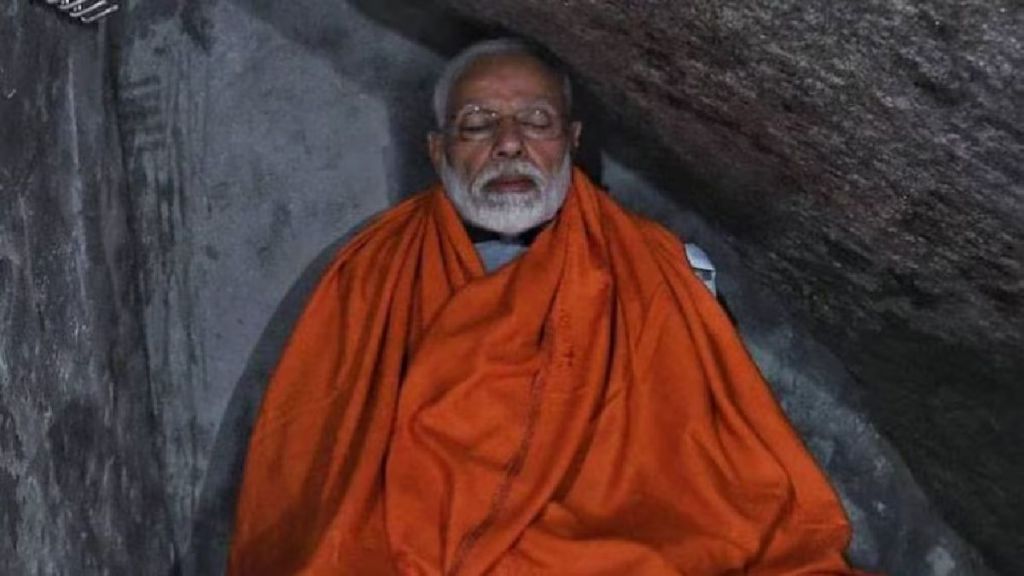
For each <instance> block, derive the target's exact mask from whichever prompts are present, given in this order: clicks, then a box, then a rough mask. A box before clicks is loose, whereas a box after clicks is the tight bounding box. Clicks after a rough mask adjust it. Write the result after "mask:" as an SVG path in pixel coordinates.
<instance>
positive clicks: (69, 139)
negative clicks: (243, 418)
mask: <svg viewBox="0 0 1024 576" xmlns="http://www.w3.org/2000/svg"><path fill="white" fill-rule="evenodd" d="M108 55H109V53H108V51H107V42H106V38H105V36H104V35H103V34H101V33H98V32H97V30H96V29H95V28H85V27H80V26H77V25H74V24H72V23H71V22H70V20H67V19H63V18H59V15H58V14H56V13H54V11H53V10H52V9H51V8H49V7H47V6H46V5H45V4H43V3H36V2H32V3H29V2H15V3H9V4H7V5H5V7H4V8H2V9H0V134H2V135H3V137H2V138H0V161H2V163H0V573H3V574H11V575H20V574H68V573H73V574H84V575H91V574H160V573H161V572H162V571H164V570H166V566H167V565H168V564H169V563H170V561H171V558H173V556H174V550H173V547H172V541H171V538H170V536H171V534H170V532H169V530H168V528H169V526H168V524H167V522H166V514H165V513H164V511H165V509H166V501H165V495H164V491H163V479H162V476H163V472H162V470H161V468H160V466H159V462H158V461H156V460H155V459H154V458H153V454H154V452H155V448H156V446H157V445H158V442H159V439H158V438H157V436H156V434H155V430H154V428H153V426H152V421H151V416H152V411H153V407H152V404H151V401H150V395H149V393H150V391H149V383H148V377H147V374H146V357H145V350H144V349H143V348H142V347H141V346H140V342H141V335H142V326H141V324H140V322H139V317H140V315H139V313H138V298H137V284H136V282H135V280H134V273H133V269H134V268H137V263H136V262H135V260H134V258H133V257H132V256H131V254H133V253H134V245H135V243H136V239H135V238H134V237H133V236H132V235H131V234H130V233H129V230H128V226H127V219H126V210H125V206H126V203H128V202H129V199H128V198H127V189H126V188H125V186H124V178H123V173H122V170H121V156H120V151H121V147H120V141H119V138H118V131H117V124H116V122H113V121H112V120H113V115H112V113H111V111H112V104H113V102H112V100H111V93H112V92H111V89H110V85H109V81H110V80H111V78H112V75H111V74H110V73H109V67H108Z"/></svg>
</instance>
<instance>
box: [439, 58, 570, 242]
mask: <svg viewBox="0 0 1024 576" xmlns="http://www.w3.org/2000/svg"><path fill="white" fill-rule="evenodd" d="M563 98H564V97H563V93H562V85H561V81H560V79H559V77H558V76H557V75H555V74H553V73H552V72H551V71H550V70H549V69H548V68H547V67H546V66H545V65H544V64H542V63H541V62H539V61H537V60H535V59H533V58H531V57H529V56H525V55H518V54H505V55H495V56H484V57H482V58H480V59H478V60H476V61H475V62H474V63H473V64H471V65H470V66H469V68H467V69H466V71H465V72H464V73H463V75H462V76H461V78H460V79H459V80H458V81H457V82H456V83H455V84H454V85H453V86H452V88H451V91H450V93H449V97H448V121H447V123H446V129H445V131H444V133H442V134H437V133H435V134H431V136H430V138H429V146H430V156H431V160H432V161H433V163H434V167H435V168H436V169H437V171H438V174H439V175H440V176H441V179H442V181H443V182H444V185H445V189H446V191H447V193H448V196H449V198H451V200H452V203H453V204H454V205H455V207H456V209H458V211H459V213H460V214H461V215H462V217H463V218H464V219H465V220H467V221H469V222H470V223H472V224H475V225H477V226H479V227H481V228H486V229H489V230H493V231H495V232H498V233H501V234H510V235H511V234H517V233H519V232H522V231H524V230H527V229H530V228H532V227H534V226H537V225H539V224H541V223H543V222H545V221H547V220H549V219H550V218H551V217H553V216H554V215H555V213H556V212H557V211H558V209H559V208H560V207H561V204H562V201H563V200H564V198H565V194H566V191H567V189H568V186H569V180H570V177H571V160H570V156H571V154H570V152H571V150H572V149H573V148H574V147H575V145H576V143H577V141H578V139H579V132H580V125H579V123H576V122H574V123H571V124H569V123H568V122H567V119H566V113H567V111H566V109H565V107H566V103H565V102H564V101H563Z"/></svg>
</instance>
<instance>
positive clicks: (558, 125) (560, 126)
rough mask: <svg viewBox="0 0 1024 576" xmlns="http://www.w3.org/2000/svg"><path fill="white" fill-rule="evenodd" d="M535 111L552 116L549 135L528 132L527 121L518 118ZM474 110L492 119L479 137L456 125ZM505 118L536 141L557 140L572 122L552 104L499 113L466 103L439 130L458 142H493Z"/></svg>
mask: <svg viewBox="0 0 1024 576" xmlns="http://www.w3.org/2000/svg"><path fill="white" fill-rule="evenodd" d="M537 111H541V112H545V113H547V114H550V115H551V116H552V117H553V119H554V122H553V128H552V130H555V131H554V132H553V133H552V134H551V135H550V136H538V135H536V134H530V129H529V128H527V127H526V126H527V123H525V122H523V121H521V120H520V119H519V118H518V117H519V116H520V115H523V114H529V113H531V112H537ZM474 112H484V113H487V114H488V115H489V116H490V118H491V119H492V120H493V126H492V127H491V128H490V133H489V134H487V135H485V136H481V137H479V138H467V137H466V136H465V135H464V134H463V133H462V131H463V128H461V127H460V126H459V125H458V123H457V122H456V120H458V119H460V118H464V117H465V116H466V115H467V114H471V113H474ZM506 118H511V119H512V121H513V123H514V124H515V127H516V129H517V130H518V131H519V133H520V134H521V135H522V136H523V137H524V138H526V139H527V140H536V141H552V140H558V139H559V138H564V137H565V136H566V129H567V128H568V127H569V126H570V125H571V124H572V121H571V120H570V119H569V117H568V116H566V115H564V114H562V113H560V112H558V111H557V110H555V109H554V107H553V106H550V105H543V104H533V105H530V106H527V107H524V108H521V109H519V110H515V111H513V112H506V113H501V112H498V111H497V110H492V109H489V108H487V107H485V106H482V105H480V104H467V105H466V106H463V107H462V108H461V109H460V110H459V111H457V112H455V113H454V114H451V115H450V116H449V117H448V120H449V122H448V123H447V124H446V125H445V126H444V127H443V128H442V129H441V132H442V133H443V134H444V135H446V136H449V137H452V138H454V139H456V140H457V141H459V142H468V143H480V142H493V141H494V138H495V137H496V136H497V135H498V129H499V128H500V126H501V125H502V123H503V122H504V121H505V119H506Z"/></svg>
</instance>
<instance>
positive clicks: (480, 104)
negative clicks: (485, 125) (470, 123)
mask: <svg viewBox="0 0 1024 576" xmlns="http://www.w3.org/2000/svg"><path fill="white" fill-rule="evenodd" d="M531 107H546V108H550V109H551V110H552V111H553V112H558V106H557V105H556V104H555V103H554V102H552V101H551V99H550V98H543V97H542V98H534V99H533V100H530V101H529V102H527V103H526V104H525V105H524V106H522V107H521V108H519V110H522V109H525V108H531ZM472 108H479V109H481V110H487V111H491V112H497V110H495V109H494V108H493V107H491V106H488V104H487V102H486V101H484V100H470V101H469V102H467V103H465V104H463V105H462V106H460V107H459V108H457V109H455V110H454V111H453V112H452V113H451V115H450V117H452V118H454V117H456V116H458V115H460V114H462V113H463V112H466V111H467V110H470V109H472Z"/></svg>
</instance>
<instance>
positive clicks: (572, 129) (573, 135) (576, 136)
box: [569, 120, 583, 152]
mask: <svg viewBox="0 0 1024 576" xmlns="http://www.w3.org/2000/svg"><path fill="white" fill-rule="evenodd" d="M582 132H583V123H582V122H580V121H579V120H573V121H572V122H571V123H570V124H569V145H570V146H571V147H572V151H573V152H575V151H576V150H578V149H579V147H580V134H581V133H582Z"/></svg>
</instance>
